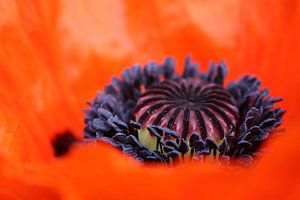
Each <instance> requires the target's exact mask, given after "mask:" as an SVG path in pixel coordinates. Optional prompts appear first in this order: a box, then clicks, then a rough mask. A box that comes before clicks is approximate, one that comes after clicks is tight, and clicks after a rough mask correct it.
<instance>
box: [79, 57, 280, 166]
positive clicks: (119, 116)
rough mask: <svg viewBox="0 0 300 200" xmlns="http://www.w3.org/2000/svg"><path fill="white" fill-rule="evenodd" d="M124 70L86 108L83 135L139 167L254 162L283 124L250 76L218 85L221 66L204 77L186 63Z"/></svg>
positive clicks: (223, 71)
mask: <svg viewBox="0 0 300 200" xmlns="http://www.w3.org/2000/svg"><path fill="white" fill-rule="evenodd" d="M175 71H176V70H175V61H174V60H173V59H172V58H170V57H168V58H166V60H165V61H164V63H162V64H157V63H155V62H150V63H148V64H146V65H145V66H144V67H142V66H140V65H135V66H133V67H131V68H128V69H126V70H125V71H124V72H123V73H122V75H121V78H116V77H114V78H112V80H111V84H110V85H107V86H106V87H105V90H104V92H103V93H98V95H97V96H96V98H95V99H94V100H93V101H92V102H90V103H89V106H90V108H89V109H88V110H86V111H85V114H86V115H85V130H84V133H85V138H88V139H95V140H101V141H104V142H107V143H109V144H111V145H112V146H114V147H116V148H118V149H120V150H121V151H122V152H124V154H126V155H129V156H132V157H134V158H136V159H137V160H138V161H140V162H158V163H177V162H178V161H182V162H184V161H185V160H187V159H192V160H200V161H205V160H207V158H212V159H213V160H216V161H217V162H220V163H228V162H229V163H231V162H235V163H236V162H238V163H241V164H249V163H252V162H253V161H255V158H256V155H257V154H259V153H260V147H261V145H262V144H263V143H264V141H265V140H267V139H268V138H270V135H273V134H275V132H274V129H275V128H276V127H278V126H279V125H280V124H281V123H282V116H283V114H284V113H285V111H284V110H283V109H281V108H279V107H276V106H275V103H276V102H278V101H281V100H282V99H281V98H273V97H271V96H270V95H269V91H268V90H267V89H261V88H260V81H259V80H258V79H257V78H256V77H254V76H244V77H242V78H241V79H240V80H238V81H236V82H231V83H229V84H228V85H224V78H225V76H226V74H227V67H226V65H225V63H223V62H221V63H219V64H217V65H216V64H214V63H212V64H211V65H210V69H209V71H208V72H201V71H200V70H199V67H198V65H197V64H195V63H193V62H192V61H191V58H190V57H188V58H187V59H186V62H185V65H184V71H183V72H182V74H178V73H176V72H175Z"/></svg>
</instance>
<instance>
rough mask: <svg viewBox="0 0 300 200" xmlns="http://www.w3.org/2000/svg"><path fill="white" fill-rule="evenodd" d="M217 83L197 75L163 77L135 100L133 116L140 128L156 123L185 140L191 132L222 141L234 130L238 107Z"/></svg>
mask: <svg viewBox="0 0 300 200" xmlns="http://www.w3.org/2000/svg"><path fill="white" fill-rule="evenodd" d="M235 104H236V103H235V101H234V99H233V98H232V97H231V95H230V94H229V93H228V92H227V91H226V90H225V89H224V88H223V87H222V86H220V85H217V84H215V83H208V82H207V81H205V80H201V79H199V78H198V79H196V78H188V79H185V78H179V79H175V80H165V81H162V82H161V83H159V84H156V85H153V86H151V87H149V88H147V89H146V91H145V92H144V93H143V94H142V95H141V96H140V98H139V99H138V102H137V105H136V106H135V108H134V116H135V117H136V120H137V121H138V122H139V123H141V125H142V126H143V127H147V126H149V125H157V126H161V127H163V128H168V129H171V130H174V131H177V132H178V133H179V135H180V136H181V137H182V138H184V139H186V138H187V137H189V136H190V135H191V134H192V133H193V132H197V133H199V134H201V136H202V138H207V137H212V138H215V139H218V140H222V138H224V136H225V135H226V134H228V133H230V132H231V131H233V130H234V128H235V126H236V122H237V119H238V109H237V107H236V106H235Z"/></svg>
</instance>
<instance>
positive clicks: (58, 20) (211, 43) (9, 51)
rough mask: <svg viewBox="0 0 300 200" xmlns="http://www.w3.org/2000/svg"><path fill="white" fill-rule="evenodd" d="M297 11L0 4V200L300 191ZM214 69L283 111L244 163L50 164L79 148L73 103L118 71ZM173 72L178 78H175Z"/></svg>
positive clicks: (202, 4)
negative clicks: (217, 65)
mask: <svg viewBox="0 0 300 200" xmlns="http://www.w3.org/2000/svg"><path fill="white" fill-rule="evenodd" d="M299 9H300V5H299V3H298V1H292V0H290V1H280V0H279V1H272V2H268V4H265V3H262V2H255V1H253V2H244V1H236V2H235V1H222V2H207V1H199V2H194V1H193V2H185V1H184V2H182V1H172V2H169V1H151V2H147V3H146V2H140V1H126V2H123V1H110V2H102V1H97V2H95V1H80V0H76V1H72V4H71V3H68V2H66V1H63V0H61V1H60V0H58V1H51V2H50V1H49V2H48V1H43V2H36V1H26V2H19V1H18V2H16V1H15V2H7V1H1V3H0V10H1V11H2V12H1V13H2V16H1V18H0V19H1V21H0V28H1V31H0V40H1V49H0V58H1V59H0V70H1V79H0V81H1V85H0V96H1V99H0V117H1V118H0V119H1V120H0V125H1V140H0V141H1V143H0V147H1V156H0V162H1V168H0V173H1V180H0V185H1V189H0V199H39V198H44V199H120V198H128V199H138V198H144V199H147V198H149V199H150V198H151V199H153V198H156V199H157V198H159V199H162V198H170V199H183V198H187V199H199V198H222V199H224V198H225V199H229V198H230V199H237V198H242V199H257V198H278V199H297V197H298V196H299V190H300V174H299V172H298V168H299V163H300V162H299V161H298V159H297V158H298V157H299V152H300V151H299V150H298V146H299V139H300V137H299V136H298V135H297V133H298V131H299V130H300V128H299V125H298V122H299V114H298V112H299V109H298V101H299V100H300V95H299V94H298V92H297V91H298V87H299V85H300V83H299V80H300V79H299V78H300V77H299V73H298V71H299V70H298V65H299V64H300V63H299V61H298V57H299V55H300V51H299V46H300V44H299V41H300V40H299V38H298V35H299V26H298V24H299V21H300V19H299V17H300V15H299V13H300V12H299ZM189 53H191V54H192V55H193V59H194V60H198V61H201V63H203V69H204V70H206V69H207V68H206V67H205V65H206V63H208V61H209V60H215V61H220V60H222V59H225V61H226V63H227V64H228V66H229V71H230V73H229V77H228V80H234V79H237V78H238V77H239V76H241V75H243V74H254V75H256V76H257V77H259V78H260V79H261V80H262V84H263V87H265V88H269V89H270V91H271V94H272V96H281V97H283V99H284V101H283V102H281V103H280V104H279V105H280V106H281V107H283V108H284V109H286V110H287V113H286V115H285V117H284V121H285V122H284V124H283V126H282V128H281V129H279V130H277V131H278V132H283V133H284V134H282V135H278V136H277V137H273V138H271V139H270V140H268V142H266V143H264V145H263V147H264V151H265V152H263V154H262V155H261V157H260V158H259V159H258V161H257V162H256V163H254V164H253V165H250V166H248V167H243V168H233V169H232V168H230V169H228V168H226V167H225V168H224V167H220V166H218V165H216V164H215V163H194V162H192V163H189V162H184V163H183V164H180V165H177V166H161V165H154V166H148V165H147V166H144V165H142V164H141V163H139V162H138V161H136V160H134V159H133V158H131V157H128V156H126V155H124V154H123V153H121V152H120V151H118V150H117V149H115V148H113V147H112V146H111V145H108V144H106V143H102V142H97V141H92V142H89V143H87V144H77V145H74V146H73V148H71V149H70V151H69V152H68V154H66V155H64V156H62V157H59V158H57V157H55V156H54V151H53V148H52V141H53V140H54V139H55V137H56V136H57V134H59V133H63V132H65V131H66V130H70V131H71V132H72V133H74V136H75V137H76V138H82V137H83V133H82V132H83V129H84V123H83V120H84V113H83V112H82V110H84V109H88V107H87V106H86V104H85V102H86V101H87V100H91V99H92V98H93V97H94V96H95V92H96V91H98V90H101V91H104V86H105V85H107V84H109V79H110V77H111V76H119V75H120V74H121V71H123V69H124V66H130V65H132V64H133V63H141V64H145V63H146V62H147V61H148V60H149V59H151V60H155V61H161V60H163V58H165V56H166V55H172V56H173V57H174V58H176V61H177V63H178V64H179V63H183V61H184V59H185V56H186V55H187V54H189ZM178 70H179V71H180V70H181V69H178Z"/></svg>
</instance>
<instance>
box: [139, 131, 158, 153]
mask: <svg viewBox="0 0 300 200" xmlns="http://www.w3.org/2000/svg"><path fill="white" fill-rule="evenodd" d="M138 134H139V140H140V142H141V143H142V144H143V145H145V146H146V147H147V148H148V149H149V150H151V151H154V150H156V143H157V138H156V137H155V136H152V135H151V134H150V132H149V131H148V129H147V128H141V129H140V130H138Z"/></svg>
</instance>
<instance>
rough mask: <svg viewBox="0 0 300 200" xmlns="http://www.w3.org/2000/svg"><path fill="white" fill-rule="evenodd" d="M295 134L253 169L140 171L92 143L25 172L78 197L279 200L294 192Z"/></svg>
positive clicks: (296, 184)
mask: <svg viewBox="0 0 300 200" xmlns="http://www.w3.org/2000/svg"><path fill="white" fill-rule="evenodd" d="M297 132H299V128H294V129H290V130H289V135H288V136H285V137H281V138H277V139H276V140H275V142H273V143H271V144H270V145H268V150H267V153H265V154H264V157H263V158H261V159H260V160H259V162H258V163H257V164H256V165H254V166H250V167H249V168H244V169H232V170H228V169H223V168H220V166H218V165H213V164H201V163H200V164H199V163H194V164H188V163H186V164H184V165H181V166H178V167H175V168H170V167H159V166H156V167H155V166H153V167H151V168H149V167H142V166H141V165H139V164H137V163H136V162H135V161H133V160H131V159H130V158H125V157H124V156H121V155H120V152H118V151H116V150H112V149H111V147H109V146H107V145H96V146H90V147H84V148H79V149H77V150H76V151H74V152H73V153H72V154H71V155H70V156H68V157H65V158H64V159H62V160H60V161H59V162H57V163H55V164H52V165H47V166H33V167H32V168H31V170H32V171H33V172H34V173H33V177H35V178H36V179H37V180H39V181H40V180H42V182H44V183H47V184H48V185H49V186H51V185H52V187H59V188H60V187H62V185H65V184H66V183H68V186H70V187H71V188H73V189H74V190H75V191H77V192H78V193H77V195H78V196H79V197H81V198H83V199H95V198H104V199H107V198H109V199H120V198H123V197H127V198H130V199H140V198H143V199H153V198H155V199H163V198H164V199H165V198H171V199H183V198H185V199H186V198H188V199H199V198H200V197H201V198H210V199H215V198H222V199H236V198H241V199H258V198H279V199H283V198H289V197H293V196H297V195H299V194H300V193H299V190H297V188H299V184H300V173H299V170H298V168H299V167H300V162H299V161H298V160H297V159H296V160H295V158H298V157H299V156H300V155H299V151H298V150H297V149H298V146H299V144H300V143H299V140H297V141H296V142H295V137H294V136H295V133H297ZM283 183H284V184H283ZM87 185H89V187H87ZM216 191H217V192H216Z"/></svg>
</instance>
